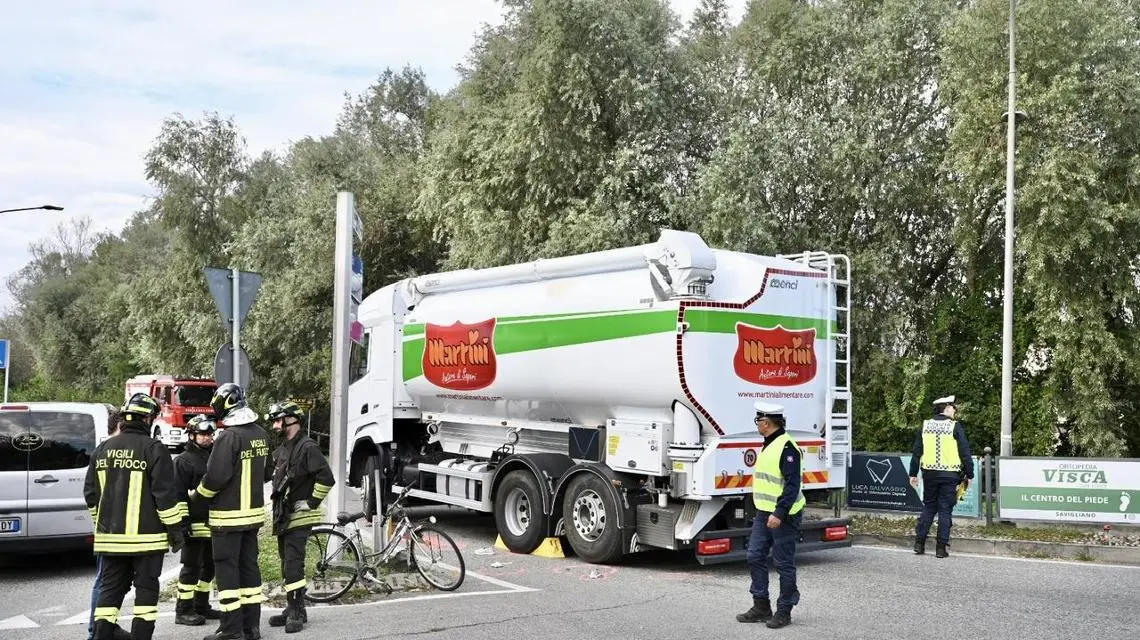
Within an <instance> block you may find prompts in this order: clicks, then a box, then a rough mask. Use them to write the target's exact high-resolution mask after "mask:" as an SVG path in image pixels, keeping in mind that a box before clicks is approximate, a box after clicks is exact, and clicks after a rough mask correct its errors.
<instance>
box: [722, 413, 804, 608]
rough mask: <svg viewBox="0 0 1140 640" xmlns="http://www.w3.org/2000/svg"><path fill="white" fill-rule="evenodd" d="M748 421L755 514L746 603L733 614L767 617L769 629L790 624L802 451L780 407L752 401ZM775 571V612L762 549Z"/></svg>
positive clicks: (795, 590)
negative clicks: (752, 428)
mask: <svg viewBox="0 0 1140 640" xmlns="http://www.w3.org/2000/svg"><path fill="white" fill-rule="evenodd" d="M754 406H755V409H756V417H755V418H754V421H755V423H756V428H757V429H758V430H759V431H760V435H762V436H764V448H763V449H761V450H760V455H758V456H756V465H755V469H754V471H753V472H752V502H753V504H754V505H755V506H756V517H755V519H753V521H752V535H751V537H750V538H749V540H748V555H747V557H748V567H749V568H750V569H751V572H752V587H751V589H750V591H751V592H752V608H751V609H749V610H748V611H746V612H744V613H741V614H737V616H736V619H737V621H739V622H767V626H768V628H769V629H779V628H780V627H786V626H788V625H789V624H791V623H792V607H794V606H795V605H797V604H799V602H800V591H799V588H798V587H797V585H796V541H797V540H799V536H800V522H801V521H802V520H803V515H804V514H803V511H804V506H805V505H806V504H807V501H806V500H805V499H804V494H803V491H802V490H801V489H800V487H801V483H802V481H801V478H802V476H803V456H802V455H801V452H800V448H799V445H797V444H796V441H795V440H792V438H791V436H789V435H788V434H787V432H786V431H784V408H783V407H782V406H780V405H778V404H771V403H767V402H757V403H756V404H755V405H754ZM769 551H771V552H772V560H773V561H774V563H775V565H776V572H777V573H778V574H779V575H780V597H779V599H778V600H777V601H776V613H775V615H773V614H772V602H771V600H770V597H769V595H768V552H769Z"/></svg>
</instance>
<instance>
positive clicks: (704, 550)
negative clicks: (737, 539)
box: [697, 538, 732, 556]
mask: <svg viewBox="0 0 1140 640" xmlns="http://www.w3.org/2000/svg"><path fill="white" fill-rule="evenodd" d="M731 550H732V540H731V539H730V538H715V539H713V540H698V541H697V555H698V556H717V555H720V554H722V553H728V552H729V551H731Z"/></svg>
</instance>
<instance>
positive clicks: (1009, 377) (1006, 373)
mask: <svg viewBox="0 0 1140 640" xmlns="http://www.w3.org/2000/svg"><path fill="white" fill-rule="evenodd" d="M1016 10H1017V0H1009V110H1008V112H1007V113H1006V118H1007V119H1006V125H1005V126H1006V141H1005V144H1006V154H1005V294H1004V303H1005V304H1004V305H1003V306H1004V313H1003V317H1002V339H1001V455H1003V456H1011V455H1013V234H1014V225H1013V208H1014V184H1013V159H1014V144H1016V137H1015V136H1016V126H1017V125H1016V122H1015V121H1016V118H1017V111H1016V103H1017V100H1016V86H1015V85H1016V83H1017V66H1016V63H1015V61H1014V36H1015V33H1016V32H1015V27H1014V15H1015V12H1016Z"/></svg>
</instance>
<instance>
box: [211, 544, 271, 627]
mask: <svg viewBox="0 0 1140 640" xmlns="http://www.w3.org/2000/svg"><path fill="white" fill-rule="evenodd" d="M212 533H213V543H214V545H213V546H214V568H215V571H216V574H215V579H216V580H217V583H218V609H220V610H221V612H222V624H221V626H220V627H219V630H220V631H221V632H222V633H230V634H236V635H241V634H242V631H243V630H250V631H252V630H254V629H259V628H260V627H261V603H262V602H264V601H265V596H263V595H262V594H261V570H260V569H259V568H258V566H257V556H258V552H257V529H249V530H247V531H220V530H218V529H213V531H212Z"/></svg>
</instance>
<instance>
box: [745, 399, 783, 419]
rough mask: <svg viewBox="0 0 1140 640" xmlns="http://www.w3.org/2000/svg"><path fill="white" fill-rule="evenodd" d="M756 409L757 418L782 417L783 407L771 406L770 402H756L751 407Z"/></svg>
mask: <svg viewBox="0 0 1140 640" xmlns="http://www.w3.org/2000/svg"><path fill="white" fill-rule="evenodd" d="M752 406H753V407H755V408H756V415H757V416H761V417H763V416H782V415H784V406H783V405H779V404H773V403H771V402H756V403H755V404H753V405H752Z"/></svg>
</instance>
